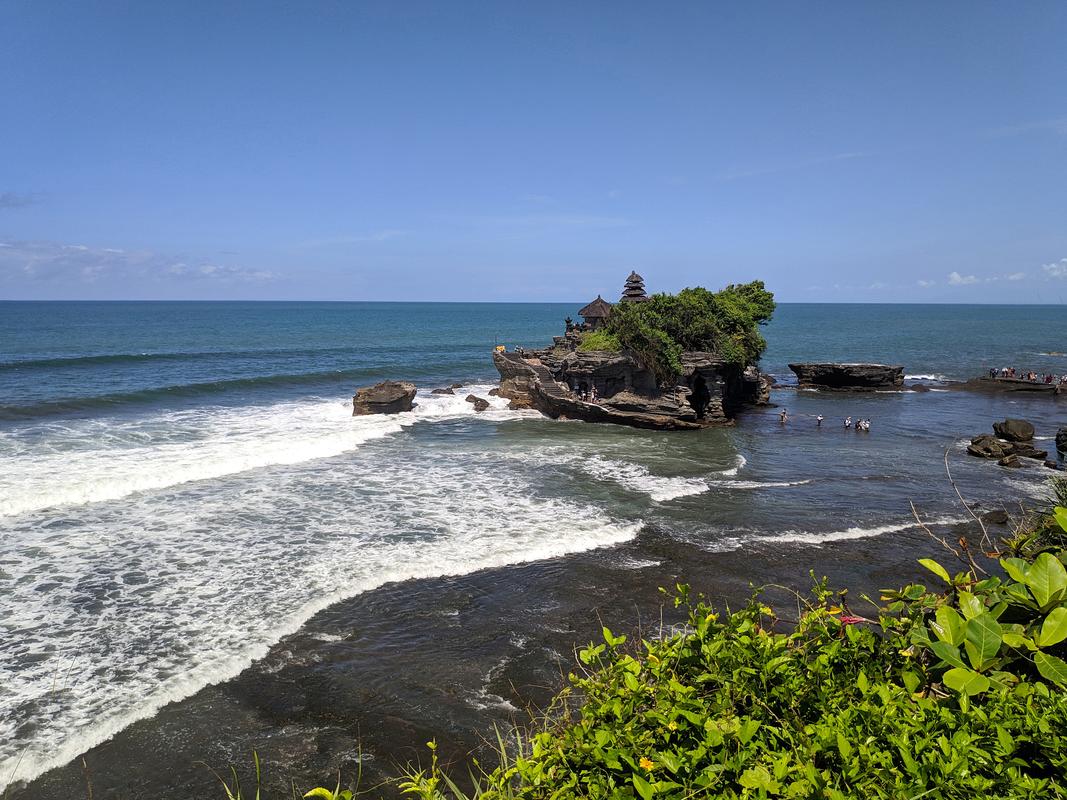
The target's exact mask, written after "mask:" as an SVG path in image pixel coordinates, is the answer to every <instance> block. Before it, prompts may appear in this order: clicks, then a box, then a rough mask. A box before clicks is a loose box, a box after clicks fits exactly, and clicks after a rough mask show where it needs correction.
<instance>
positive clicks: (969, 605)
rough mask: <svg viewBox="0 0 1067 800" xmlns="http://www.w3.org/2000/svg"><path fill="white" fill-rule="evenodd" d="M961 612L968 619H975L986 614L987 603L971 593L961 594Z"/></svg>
mask: <svg viewBox="0 0 1067 800" xmlns="http://www.w3.org/2000/svg"><path fill="white" fill-rule="evenodd" d="M960 610H961V611H962V612H963V616H965V617H966V618H967V619H974V618H975V617H977V616H978V615H979V614H982V613H984V612H985V603H983V602H982V600H981V598H978V597H975V596H974V595H973V594H971V593H970V592H960Z"/></svg>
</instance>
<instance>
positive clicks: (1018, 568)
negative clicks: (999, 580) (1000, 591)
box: [1000, 558, 1030, 583]
mask: <svg viewBox="0 0 1067 800" xmlns="http://www.w3.org/2000/svg"><path fill="white" fill-rule="evenodd" d="M1000 566H1002V567H1004V571H1005V572H1006V573H1008V577H1009V578H1011V579H1012V580H1013V581H1017V582H1018V583H1026V573H1027V571H1028V570H1029V569H1030V565H1029V564H1027V563H1026V562H1025V561H1023V560H1022V559H1021V558H1002V559H1000Z"/></svg>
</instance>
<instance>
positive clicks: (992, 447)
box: [967, 433, 1012, 458]
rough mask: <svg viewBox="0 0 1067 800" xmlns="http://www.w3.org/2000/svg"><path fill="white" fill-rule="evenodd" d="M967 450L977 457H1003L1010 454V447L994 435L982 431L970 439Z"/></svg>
mask: <svg viewBox="0 0 1067 800" xmlns="http://www.w3.org/2000/svg"><path fill="white" fill-rule="evenodd" d="M967 452H968V453H970V454H971V455H972V456H977V457H978V458H1004V457H1005V456H1008V455H1011V454H1012V447H1011V445H1009V444H1008V443H1007V442H1002V441H1000V439H998V438H997V437H996V436H991V435H989V434H988V433H983V434H980V435H978V436H975V437H974V438H973V439H971V443H970V444H969V445H968V446H967Z"/></svg>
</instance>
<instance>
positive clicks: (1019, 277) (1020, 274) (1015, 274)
mask: <svg viewBox="0 0 1067 800" xmlns="http://www.w3.org/2000/svg"><path fill="white" fill-rule="evenodd" d="M1025 277H1026V273H1025V272H1013V273H1011V274H1010V275H1005V276H1004V280H1006V281H1021V280H1022V279H1023V278H1025Z"/></svg>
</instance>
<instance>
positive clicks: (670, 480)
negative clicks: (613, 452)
mask: <svg viewBox="0 0 1067 800" xmlns="http://www.w3.org/2000/svg"><path fill="white" fill-rule="evenodd" d="M500 455H503V456H505V457H507V458H510V459H513V460H516V461H520V462H523V463H527V464H532V465H537V466H539V467H543V466H545V465H547V464H555V465H564V466H566V467H568V468H569V469H576V470H579V471H581V472H584V473H585V474H587V475H590V476H592V477H593V478H596V479H597V480H599V481H606V482H611V483H614V484H617V485H618V486H622V487H623V488H624V489H629V490H630V491H632V492H638V493H641V494H645V495H648V497H650V498H652V499H653V500H654V501H656V502H657V503H665V502H667V501H669V500H676V499H677V498H679V497H687V496H689V495H694V494H701V493H703V492H706V491H707V490H708V482H707V481H706V480H704V479H703V478H699V477H686V476H669V475H655V474H653V473H652V471H651V470H650V469H649V468H648V467H646V466H644V465H643V464H638V463H635V462H633V461H622V460H619V459H613V458H607V457H605V456H602V455H597V454H592V455H590V454H587V453H585V452H582V451H579V450H577V449H575V448H572V447H540V448H536V449H534V450H530V451H519V450H516V451H512V452H506V453H502V454H500Z"/></svg>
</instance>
